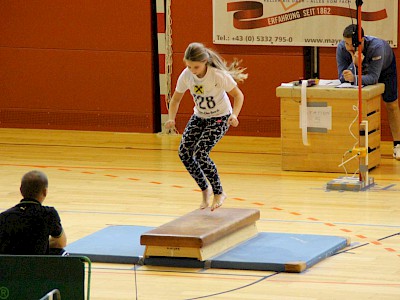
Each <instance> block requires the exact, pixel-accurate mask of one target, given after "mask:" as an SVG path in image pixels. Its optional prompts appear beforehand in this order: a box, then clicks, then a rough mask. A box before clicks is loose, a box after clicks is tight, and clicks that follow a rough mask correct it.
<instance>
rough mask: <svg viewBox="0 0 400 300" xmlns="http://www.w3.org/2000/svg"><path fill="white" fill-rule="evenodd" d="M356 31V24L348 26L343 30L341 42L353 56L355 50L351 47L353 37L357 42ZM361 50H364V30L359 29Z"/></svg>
mask: <svg viewBox="0 0 400 300" xmlns="http://www.w3.org/2000/svg"><path fill="white" fill-rule="evenodd" d="M357 32H358V29H357V25H356V24H350V25H349V26H347V27H346V28H345V29H344V30H343V40H344V43H345V46H346V50H347V51H349V52H350V53H352V54H354V52H355V48H354V46H353V35H355V36H356V39H357V40H358V33H357ZM360 48H361V50H363V48H364V29H363V28H362V27H361V44H360Z"/></svg>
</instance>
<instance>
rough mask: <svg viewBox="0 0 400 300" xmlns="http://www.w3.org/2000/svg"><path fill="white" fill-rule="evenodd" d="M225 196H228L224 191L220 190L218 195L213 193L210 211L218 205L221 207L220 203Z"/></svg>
mask: <svg viewBox="0 0 400 300" xmlns="http://www.w3.org/2000/svg"><path fill="white" fill-rule="evenodd" d="M226 197H228V196H227V195H226V194H225V193H224V192H222V194H219V195H214V200H213V203H212V205H211V211H213V210H215V209H217V208H218V207H221V206H222V203H224V201H225V199H226Z"/></svg>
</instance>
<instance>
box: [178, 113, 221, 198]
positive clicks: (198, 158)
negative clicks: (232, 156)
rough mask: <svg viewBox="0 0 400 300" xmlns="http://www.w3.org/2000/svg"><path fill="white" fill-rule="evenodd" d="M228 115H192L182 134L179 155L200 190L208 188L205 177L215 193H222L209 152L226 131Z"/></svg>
mask: <svg viewBox="0 0 400 300" xmlns="http://www.w3.org/2000/svg"><path fill="white" fill-rule="evenodd" d="M228 118H229V115H226V116H223V117H215V118H208V119H202V118H199V117H197V116H195V115H192V117H191V118H190V120H189V122H188V123H187V125H186V128H185V130H184V131H183V134H182V140H181V144H180V145H179V157H180V159H181V161H182V162H183V164H184V165H185V167H186V169H187V170H188V172H189V173H190V175H191V176H192V177H193V179H194V180H195V181H196V182H197V184H198V186H199V187H200V189H201V190H202V191H204V190H205V189H207V188H208V183H207V179H208V181H209V182H210V184H211V187H212V189H213V192H214V194H215V195H219V194H222V191H223V190H222V185H221V181H220V179H219V175H218V171H217V167H216V166H215V164H214V162H213V161H212V160H211V158H210V156H209V155H210V152H211V150H212V148H213V147H214V146H215V145H216V144H217V142H218V141H219V140H220V139H221V138H222V137H223V136H224V135H225V133H226V132H227V131H228V128H229V125H228Z"/></svg>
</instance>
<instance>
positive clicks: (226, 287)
mask: <svg viewBox="0 0 400 300" xmlns="http://www.w3.org/2000/svg"><path fill="white" fill-rule="evenodd" d="M0 137H1V139H0V153H1V162H0V165H1V168H0V174H1V176H0V186H1V190H0V199H1V203H0V210H1V211H2V210H5V209H7V208H8V207H10V206H12V205H14V204H16V203H17V202H18V201H19V200H20V198H21V196H20V194H19V184H20V179H21V176H22V175H23V174H24V173H25V172H27V171H29V170H32V169H40V170H43V171H44V172H45V173H46V174H47V175H48V177H49V195H48V197H47V199H46V201H45V204H46V205H50V206H55V207H56V208H57V209H58V211H59V213H60V216H61V219H62V222H63V226H64V228H65V231H66V234H67V237H68V242H70V243H71V242H74V241H76V240H78V239H80V238H82V237H84V236H87V235H89V234H91V233H93V232H96V231H98V230H100V229H102V228H104V227H106V226H107V225H110V224H116V225H142V226H152V227H157V226H160V225H162V224H164V223H166V222H169V221H171V220H174V219H176V218H178V217H180V216H182V215H184V214H187V213H188V212H191V211H193V210H194V209H197V207H198V206H199V204H200V201H201V193H200V191H199V190H198V189H197V187H196V185H195V183H194V181H193V180H192V178H191V177H190V176H189V175H188V173H187V172H186V170H185V169H184V167H183V165H182V164H181V162H180V161H179V158H178V155H177V147H178V144H179V140H180V136H179V135H158V134H135V133H106V132H81V131H56V130H26V129H0ZM382 153H383V155H382V161H381V165H380V166H379V167H378V168H376V169H375V170H373V171H372V172H370V176H372V177H374V179H375V183H376V184H375V185H374V186H373V187H371V188H369V189H368V190H366V191H361V192H352V191H345V192H341V191H327V190H326V189H325V185H326V183H327V182H328V181H330V180H332V179H335V178H337V177H339V176H342V175H344V174H340V173H316V172H287V171H282V170H281V155H280V139H279V138H255V137H233V136H226V137H224V138H223V139H222V141H221V142H220V143H219V144H218V145H217V147H216V148H215V149H214V150H213V152H212V158H213V159H214V161H215V162H216V164H217V166H218V168H219V172H220V175H221V178H222V182H223V185H224V188H225V191H226V192H227V194H228V196H229V198H228V200H227V201H226V202H225V203H224V206H225V207H235V208H257V209H259V210H260V212H261V220H260V221H258V222H257V227H258V230H259V231H264V232H268V231H270V232H287V233H309V234H323V235H339V236H348V237H350V238H351V241H352V245H351V247H350V248H351V249H348V251H345V252H343V253H340V254H338V255H335V256H332V257H329V258H327V259H325V260H323V261H322V262H320V263H318V264H317V265H315V266H313V267H311V268H310V269H308V270H306V271H305V272H304V273H300V274H292V273H277V272H259V271H245V270H219V269H208V270H202V269H185V268H166V267H154V266H140V267H138V268H137V269H136V270H135V268H134V266H133V265H118V264H101V263H94V264H93V270H92V281H91V299H95V300H100V299H101V300H103V299H104V300H105V299H118V300H124V299H141V300H145V299H149V300H155V299H157V300H164V299H171V300H172V299H174V300H176V299H296V300H297V299H301V300H303V299H379V300H384V299H400V179H399V178H400V176H399V174H400V162H399V161H396V160H394V159H393V158H392V157H391V143H390V142H383V143H382ZM338 163H340V162H338Z"/></svg>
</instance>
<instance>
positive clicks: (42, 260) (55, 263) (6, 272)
mask: <svg viewBox="0 0 400 300" xmlns="http://www.w3.org/2000/svg"><path fill="white" fill-rule="evenodd" d="M86 265H87V274H88V276H87V292H86V297H87V298H86V299H89V297H90V276H91V262H90V260H89V258H87V257H85V256H54V255H0V299H1V300H21V299H40V300H41V299H43V295H47V294H49V293H51V291H53V290H57V291H58V294H59V295H62V299H63V300H69V299H72V300H84V299H85V267H86ZM49 291H50V292H49ZM49 296H50V295H49ZM52 296H53V295H52ZM44 299H51V298H46V296H44ZM53 299H59V298H54V297H53Z"/></svg>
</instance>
